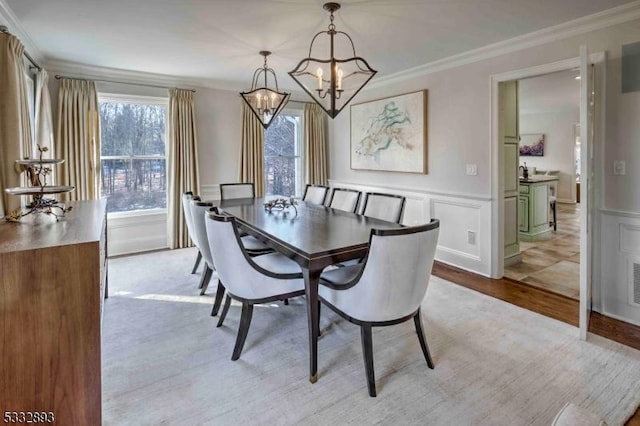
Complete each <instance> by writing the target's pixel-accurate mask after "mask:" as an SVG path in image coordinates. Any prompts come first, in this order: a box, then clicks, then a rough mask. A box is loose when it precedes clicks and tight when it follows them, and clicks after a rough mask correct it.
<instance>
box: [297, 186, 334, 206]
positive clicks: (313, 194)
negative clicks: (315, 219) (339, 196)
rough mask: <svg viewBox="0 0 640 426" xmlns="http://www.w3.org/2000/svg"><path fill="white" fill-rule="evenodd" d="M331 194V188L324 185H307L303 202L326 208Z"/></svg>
mask: <svg viewBox="0 0 640 426" xmlns="http://www.w3.org/2000/svg"><path fill="white" fill-rule="evenodd" d="M328 192H329V187H327V186H322V185H307V188H306V189H305V191H304V197H303V198H302V201H306V202H307V203H310V204H317V205H319V206H324V202H325V200H326V198H327V193H328Z"/></svg>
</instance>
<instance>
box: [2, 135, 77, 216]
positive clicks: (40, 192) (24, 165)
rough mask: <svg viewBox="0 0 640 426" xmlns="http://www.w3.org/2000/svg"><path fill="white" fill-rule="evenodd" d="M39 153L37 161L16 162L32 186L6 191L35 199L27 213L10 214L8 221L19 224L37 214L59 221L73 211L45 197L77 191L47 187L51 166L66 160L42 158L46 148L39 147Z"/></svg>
mask: <svg viewBox="0 0 640 426" xmlns="http://www.w3.org/2000/svg"><path fill="white" fill-rule="evenodd" d="M38 151H39V153H40V155H39V158H37V159H25V160H16V169H17V170H18V171H19V172H20V173H23V172H26V173H27V180H28V182H29V185H30V186H18V187H15V188H7V189H5V191H6V192H7V193H8V194H11V195H27V196H29V195H30V196H32V198H33V199H32V201H31V203H29V204H28V205H27V209H26V210H25V211H23V210H15V211H13V212H11V213H9V214H8V215H7V216H6V219H7V220H8V221H11V222H18V221H20V219H22V218H23V217H25V216H28V215H30V214H36V213H44V214H46V215H50V216H54V217H55V218H56V221H58V220H60V218H61V217H64V215H65V214H66V213H67V212H68V211H70V210H71V207H65V205H64V204H62V203H61V202H59V201H58V200H55V199H53V198H46V197H45V195H53V194H62V193H65V192H71V191H73V190H74V189H75V187H73V186H64V185H47V177H48V176H49V175H50V174H51V166H53V165H56V164H61V163H64V160H62V159H44V158H42V154H43V153H45V152H47V151H48V149H47V148H46V147H45V148H43V147H41V146H39V145H38Z"/></svg>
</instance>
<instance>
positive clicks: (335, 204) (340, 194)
mask: <svg viewBox="0 0 640 426" xmlns="http://www.w3.org/2000/svg"><path fill="white" fill-rule="evenodd" d="M359 201H360V191H357V190H355V189H347V188H333V192H332V193H331V200H329V207H331V208H332V209H338V210H344V211H346V212H351V213H355V212H356V209H357V208H358V202H359Z"/></svg>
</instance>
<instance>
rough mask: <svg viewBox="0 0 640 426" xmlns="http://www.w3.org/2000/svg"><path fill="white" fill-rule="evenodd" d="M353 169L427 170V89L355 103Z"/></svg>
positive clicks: (353, 109) (352, 147)
mask: <svg viewBox="0 0 640 426" xmlns="http://www.w3.org/2000/svg"><path fill="white" fill-rule="evenodd" d="M351 168H352V169H353V170H381V171H390V172H406V173H423V174H424V173H427V90H421V91H419V92H413V93H407V94H404V95H398V96H393V97H389V98H384V99H378V100H375V101H370V102H364V103H361V104H357V105H352V106H351Z"/></svg>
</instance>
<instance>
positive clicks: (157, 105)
mask: <svg viewBox="0 0 640 426" xmlns="http://www.w3.org/2000/svg"><path fill="white" fill-rule="evenodd" d="M99 103H100V134H101V153H100V154H101V158H100V163H101V172H102V175H101V182H100V192H101V195H102V196H103V197H106V198H107V211H108V212H124V211H134V210H148V209H166V207H167V161H166V154H165V152H166V144H165V139H166V138H165V133H166V132H165V117H166V114H167V100H166V99H162V98H148V97H131V96H127V97H116V96H100V99H99Z"/></svg>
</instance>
